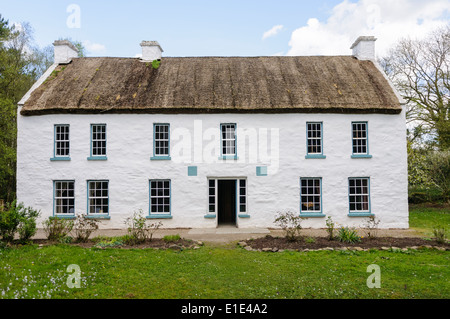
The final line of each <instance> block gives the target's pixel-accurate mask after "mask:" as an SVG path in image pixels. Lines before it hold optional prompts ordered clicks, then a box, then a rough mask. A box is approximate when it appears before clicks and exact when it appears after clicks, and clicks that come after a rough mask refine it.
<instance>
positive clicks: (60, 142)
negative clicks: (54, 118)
mask: <svg viewBox="0 0 450 319" xmlns="http://www.w3.org/2000/svg"><path fill="white" fill-rule="evenodd" d="M69 128H70V127H69V125H67V124H62V125H61V124H58V125H55V132H54V134H55V138H54V143H55V144H54V154H53V158H52V160H54V161H58V160H69V159H70V157H69V156H70V140H69Z"/></svg>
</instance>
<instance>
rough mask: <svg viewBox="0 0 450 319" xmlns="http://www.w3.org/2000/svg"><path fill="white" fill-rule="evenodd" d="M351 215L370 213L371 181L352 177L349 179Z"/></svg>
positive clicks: (365, 178)
mask: <svg viewBox="0 0 450 319" xmlns="http://www.w3.org/2000/svg"><path fill="white" fill-rule="evenodd" d="M348 193H349V196H348V198H349V206H350V213H369V212H370V179H369V178H368V177H351V178H349V179H348Z"/></svg>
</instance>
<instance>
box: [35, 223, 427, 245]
mask: <svg viewBox="0 0 450 319" xmlns="http://www.w3.org/2000/svg"><path fill="white" fill-rule="evenodd" d="M127 233H128V232H127V230H126V229H99V230H97V231H95V232H94V233H93V234H92V235H91V238H93V237H96V236H107V237H114V236H123V235H126V234H127ZM358 233H359V234H360V235H362V236H364V230H360V231H359V232H358ZM176 234H178V235H180V237H182V238H185V239H192V240H200V241H204V242H211V243H230V242H234V241H239V240H246V239H249V238H258V237H264V236H266V235H271V236H274V237H276V236H284V232H283V231H282V230H280V229H267V228H236V227H232V226H229V227H228V226H223V227H219V228H171V229H159V230H158V231H157V232H156V233H155V234H154V236H153V237H154V238H162V237H164V236H166V235H176ZM301 234H302V236H307V237H308V236H311V237H326V236H327V232H326V230H325V229H302V230H301ZM377 236H386V237H423V236H424V235H423V234H422V233H420V232H417V231H415V230H413V229H379V230H378V233H377ZM33 238H35V239H45V238H46V236H45V233H44V231H43V229H38V231H37V233H36V235H35V236H34V237H33Z"/></svg>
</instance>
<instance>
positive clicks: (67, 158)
mask: <svg viewBox="0 0 450 319" xmlns="http://www.w3.org/2000/svg"><path fill="white" fill-rule="evenodd" d="M50 161H52V162H59V161H70V157H52V158H50Z"/></svg>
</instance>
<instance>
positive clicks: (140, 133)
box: [17, 112, 408, 228]
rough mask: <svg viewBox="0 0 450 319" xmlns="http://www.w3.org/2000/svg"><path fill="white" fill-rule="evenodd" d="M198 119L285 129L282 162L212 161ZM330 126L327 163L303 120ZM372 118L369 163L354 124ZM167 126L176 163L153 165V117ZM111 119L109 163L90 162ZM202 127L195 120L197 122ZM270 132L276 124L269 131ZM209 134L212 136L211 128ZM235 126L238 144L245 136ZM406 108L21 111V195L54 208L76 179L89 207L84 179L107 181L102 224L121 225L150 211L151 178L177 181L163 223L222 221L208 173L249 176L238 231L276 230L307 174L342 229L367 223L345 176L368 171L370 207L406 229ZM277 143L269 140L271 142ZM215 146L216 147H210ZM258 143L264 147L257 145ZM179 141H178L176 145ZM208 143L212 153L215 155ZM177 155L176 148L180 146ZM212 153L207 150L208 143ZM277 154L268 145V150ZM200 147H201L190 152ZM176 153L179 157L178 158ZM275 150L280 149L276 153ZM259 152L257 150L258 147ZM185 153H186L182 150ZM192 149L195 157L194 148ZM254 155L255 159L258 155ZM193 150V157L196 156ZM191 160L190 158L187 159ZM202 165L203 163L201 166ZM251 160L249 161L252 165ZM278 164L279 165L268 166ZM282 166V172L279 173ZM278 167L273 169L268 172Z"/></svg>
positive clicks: (321, 222) (46, 209)
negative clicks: (57, 157)
mask: <svg viewBox="0 0 450 319" xmlns="http://www.w3.org/2000/svg"><path fill="white" fill-rule="evenodd" d="M194 121H201V126H202V132H203V133H202V134H204V133H205V131H207V129H208V128H212V129H213V130H218V129H219V125H220V123H228V122H230V123H236V124H237V128H238V129H239V130H241V129H256V130H259V129H260V128H267V129H268V130H269V135H270V132H274V133H276V132H277V131H278V132H279V164H278V170H276V167H277V165H275V163H276V162H275V159H276V157H275V158H272V159H271V160H270V159H269V160H268V159H265V160H261V159H257V160H256V162H255V161H253V160H250V159H249V158H248V155H247V158H245V157H246V156H243V152H244V151H243V146H242V145H239V147H238V156H239V161H237V162H234V161H230V162H223V161H219V160H218V159H217V156H215V157H213V158H215V162H217V163H205V159H204V158H203V160H202V156H199V154H201V153H199V152H198V150H200V151H201V146H202V147H203V151H204V150H205V148H206V149H207V148H208V146H209V147H211V145H213V146H214V145H215V147H216V148H217V149H218V147H219V142H211V141H208V140H206V141H204V142H203V144H202V145H199V144H198V143H197V144H196V143H194V140H193V139H194V126H197V131H198V125H199V123H200V122H194ZM307 121H322V122H323V145H324V155H326V159H305V154H306V136H305V134H306V122H307ZM352 121H368V127H369V151H370V154H371V155H372V156H373V157H372V158H370V159H352V158H350V156H351V154H352V148H351V122H352ZM155 122H156V123H157V122H159V123H170V128H171V134H172V136H171V148H172V151H171V156H172V160H171V161H150V157H151V156H152V155H153V154H152V153H153V141H152V139H153V123H155ZM91 123H106V124H107V156H108V160H107V161H88V160H87V157H88V156H89V155H90V154H89V153H90V149H89V148H90V124H91ZM194 123H196V124H194ZM54 124H70V143H71V148H70V157H71V161H68V162H64V161H61V162H52V161H50V158H51V157H52V156H53V136H54ZM179 128H184V130H185V131H186V132H190V134H191V138H192V141H191V144H192V148H193V149H194V148H197V152H196V153H195V157H194V156H192V162H190V160H187V161H186V159H183V158H182V157H181V155H182V154H180V152H174V147H175V146H176V145H178V146H180V144H179V143H178V144H177V140H176V139H177V136H175V135H176V134H175V133H177V132H175V131H174V130H175V129H177V130H178V132H179ZM271 129H273V130H271ZM210 132H211V130H209V131H207V132H206V133H207V134H208V133H210ZM242 140H243V138H242V134H241V133H239V132H238V142H239V143H240V142H242ZM405 141H406V137H405V118H404V112H402V114H400V115H381V114H360V115H356V114H354V115H343V114H203V115H152V114H148V115H142V114H140V115H137V114H136V115H133V114H120V115H118V114H103V115H62V114H61V115H43V116H19V118H18V150H17V159H18V162H17V197H18V201H19V202H24V203H25V204H26V205H29V206H33V207H34V208H36V209H40V210H41V211H42V217H41V220H42V219H43V218H47V217H48V216H51V215H52V214H53V202H52V201H53V180H66V179H70V180H75V195H76V201H75V210H76V212H77V213H86V210H87V194H86V188H87V182H86V181H87V180H92V179H107V180H109V198H110V199H109V204H110V216H111V219H110V220H107V221H102V223H101V228H124V227H125V224H124V220H125V218H126V217H128V216H130V215H131V214H132V213H133V211H135V210H138V209H142V210H143V211H144V212H145V213H146V214H148V210H149V179H160V178H161V179H171V190H172V200H171V204H172V206H171V213H172V216H173V218H172V219H170V220H162V221H163V224H164V227H167V228H172V227H192V228H197V227H216V224H217V220H216V219H205V218H204V215H205V214H207V213H208V211H207V209H208V208H207V205H208V197H207V178H208V177H245V178H247V183H248V196H247V200H248V212H247V213H248V214H250V216H251V217H250V218H246V219H244V218H238V219H237V223H238V226H239V227H242V228H245V227H274V224H273V220H274V218H275V214H276V212H277V211H280V210H288V209H289V210H293V211H296V212H299V208H300V196H299V193H300V183H299V178H300V177H322V190H323V194H322V202H323V213H324V214H325V215H327V216H331V217H332V218H333V220H334V221H335V222H337V223H339V224H340V225H352V226H360V225H362V224H363V223H364V221H365V219H364V218H362V217H348V210H349V204H348V177H352V176H354V177H361V176H364V177H366V176H367V177H370V200H371V211H372V213H374V214H375V215H376V216H377V217H378V218H379V219H380V220H381V224H380V227H383V228H407V227H408V203H407V164H406V163H407V160H406V143H405ZM269 142H270V139H269ZM211 143H212V144H211ZM260 144H261V143H260ZM178 146H177V147H178ZM210 150H211V149H209V151H210ZM175 151H176V149H175ZM207 151H208V149H207ZM271 151H274V150H269V154H270V152H271ZM192 152H193V153H194V151H192ZM176 153H178V154H176ZM274 153H276V152H274ZM252 154H254V153H252ZM185 155H186V154H185ZM188 155H189V154H188ZM252 156H253V155H252ZM189 157H190V156H188V158H189ZM183 161H186V162H183ZM194 161H196V162H194ZM249 162H250V163H249ZM271 162H272V163H271ZM271 164H272V166H271V167H269V176H256V166H261V165H269V166H270V165H271ZM190 165H195V166H198V176H188V174H187V166H190ZM273 172H275V173H273ZM271 173H273V174H271ZM325 220H326V217H325V218H309V219H308V220H306V221H304V222H303V226H304V227H314V228H323V227H325Z"/></svg>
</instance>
